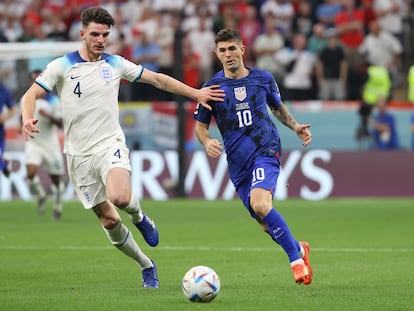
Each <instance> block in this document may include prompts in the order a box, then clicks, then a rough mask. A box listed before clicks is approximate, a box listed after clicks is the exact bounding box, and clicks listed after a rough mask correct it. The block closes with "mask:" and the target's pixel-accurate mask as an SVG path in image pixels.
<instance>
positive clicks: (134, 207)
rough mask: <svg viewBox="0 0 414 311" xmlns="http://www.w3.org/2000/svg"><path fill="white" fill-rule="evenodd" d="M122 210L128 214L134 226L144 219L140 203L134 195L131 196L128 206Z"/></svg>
mask: <svg viewBox="0 0 414 311" xmlns="http://www.w3.org/2000/svg"><path fill="white" fill-rule="evenodd" d="M122 210H124V211H125V212H127V213H128V214H129V217H130V218H131V220H132V222H133V223H134V224H136V223H139V222H140V221H141V220H142V219H143V218H144V214H143V213H142V210H141V203H140V202H139V199H138V198H137V197H136V195H135V194H132V195H131V201H130V202H129V204H128V206H126V207H124V208H123V209H122Z"/></svg>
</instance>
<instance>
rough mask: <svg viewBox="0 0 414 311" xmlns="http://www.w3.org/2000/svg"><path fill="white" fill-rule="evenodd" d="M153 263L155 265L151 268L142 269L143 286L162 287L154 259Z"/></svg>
mask: <svg viewBox="0 0 414 311" xmlns="http://www.w3.org/2000/svg"><path fill="white" fill-rule="evenodd" d="M151 261H152V260H151ZM152 264H153V266H152V267H151V268H147V269H144V270H142V287H144V288H158V287H160V283H159V282H158V275H157V266H156V265H155V263H154V262H153V261H152Z"/></svg>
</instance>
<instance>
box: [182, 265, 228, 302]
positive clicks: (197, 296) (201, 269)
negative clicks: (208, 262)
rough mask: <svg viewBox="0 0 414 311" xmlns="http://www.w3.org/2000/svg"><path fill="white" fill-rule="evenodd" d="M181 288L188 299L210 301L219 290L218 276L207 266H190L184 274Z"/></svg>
mask: <svg viewBox="0 0 414 311" xmlns="http://www.w3.org/2000/svg"><path fill="white" fill-rule="evenodd" d="M181 288H182V290H183V293H184V295H185V297H187V298H188V299H189V300H190V301H193V302H210V301H212V300H213V299H214V298H215V297H216V296H217V294H218V292H219V291H220V278H219V276H218V275H217V273H216V272H215V271H214V270H213V269H211V268H209V267H206V266H196V267H192V268H191V269H190V270H188V271H187V273H186V274H185V275H184V277H183V281H182V287H181Z"/></svg>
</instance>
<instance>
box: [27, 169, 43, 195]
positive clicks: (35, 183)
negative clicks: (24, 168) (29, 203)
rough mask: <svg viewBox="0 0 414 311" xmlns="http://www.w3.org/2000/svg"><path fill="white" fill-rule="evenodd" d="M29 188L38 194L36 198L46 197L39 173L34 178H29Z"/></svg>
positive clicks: (34, 193)
mask: <svg viewBox="0 0 414 311" xmlns="http://www.w3.org/2000/svg"><path fill="white" fill-rule="evenodd" d="M29 189H30V192H31V193H32V194H33V195H35V196H36V199H40V198H44V197H45V196H46V192H45V189H43V186H42V184H41V183H40V179H39V176H37V175H36V176H35V177H33V178H32V179H29Z"/></svg>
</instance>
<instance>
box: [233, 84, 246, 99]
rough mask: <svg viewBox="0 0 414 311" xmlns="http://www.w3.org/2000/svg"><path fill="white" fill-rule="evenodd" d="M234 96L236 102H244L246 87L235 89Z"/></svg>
mask: <svg viewBox="0 0 414 311" xmlns="http://www.w3.org/2000/svg"><path fill="white" fill-rule="evenodd" d="M234 96H235V97H236V99H237V100H240V101H242V100H244V99H245V98H246V97H247V92H246V87H245V86H242V87H236V88H235V89H234Z"/></svg>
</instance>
